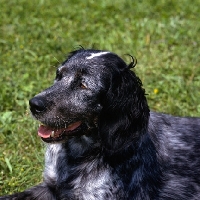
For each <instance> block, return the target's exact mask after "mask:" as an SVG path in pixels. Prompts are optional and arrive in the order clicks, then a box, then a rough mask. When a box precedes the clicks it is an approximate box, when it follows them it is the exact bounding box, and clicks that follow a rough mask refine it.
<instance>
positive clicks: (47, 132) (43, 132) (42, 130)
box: [38, 125, 53, 138]
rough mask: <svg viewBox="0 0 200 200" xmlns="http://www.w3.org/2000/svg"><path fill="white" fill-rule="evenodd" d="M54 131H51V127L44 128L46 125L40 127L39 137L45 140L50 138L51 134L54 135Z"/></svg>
mask: <svg viewBox="0 0 200 200" xmlns="http://www.w3.org/2000/svg"><path fill="white" fill-rule="evenodd" d="M52 131H53V130H52V129H50V127H48V126H44V125H40V127H39V129H38V135H39V136H40V137H43V138H49V137H50V135H51V133H52Z"/></svg>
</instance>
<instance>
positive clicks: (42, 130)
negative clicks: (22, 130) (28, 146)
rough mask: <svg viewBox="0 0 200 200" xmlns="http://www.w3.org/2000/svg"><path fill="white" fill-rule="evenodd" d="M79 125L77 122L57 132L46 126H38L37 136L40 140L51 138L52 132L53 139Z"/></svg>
mask: <svg viewBox="0 0 200 200" xmlns="http://www.w3.org/2000/svg"><path fill="white" fill-rule="evenodd" d="M80 125H81V122H80V121H79V122H75V123H73V124H71V125H69V126H68V127H67V128H61V129H58V130H57V129H56V130H54V129H52V128H50V127H48V126H44V125H40V127H39V129H38V135H39V136H40V137H42V138H49V137H51V133H52V131H54V137H58V136H59V135H60V134H61V133H62V132H63V131H64V130H65V131H73V130H74V129H76V128H77V127H79V126H80Z"/></svg>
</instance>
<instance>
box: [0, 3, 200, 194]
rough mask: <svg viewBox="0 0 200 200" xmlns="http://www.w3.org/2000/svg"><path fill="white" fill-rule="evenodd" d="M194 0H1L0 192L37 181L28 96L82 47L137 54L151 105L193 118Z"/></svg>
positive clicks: (196, 87)
mask: <svg viewBox="0 0 200 200" xmlns="http://www.w3.org/2000/svg"><path fill="white" fill-rule="evenodd" d="M198 9H199V0H193V1H192V2H190V1H188V0H181V1H180V0H177V1H165V0H160V1H156V0H150V1H132V0H117V1H111V0H104V1H93V0H86V1H81V0H75V1H72V0H68V1H66V0H57V1H55V0H45V1H44V0H33V1H26V0H19V1H14V0H10V1H5V0H2V1H1V12H0V70H1V73H0V80H1V87H0V149H1V154H0V194H5V193H12V192H16V191H21V190H23V189H25V188H28V187H30V186H31V185H35V184H36V183H39V182H40V181H41V180H42V176H41V175H42V173H41V172H42V168H43V144H42V142H41V141H40V139H39V138H37V134H36V132H37V122H35V121H34V120H33V119H32V118H31V116H30V114H29V109H28V99H30V98H31V97H32V96H34V95H35V94H37V93H38V92H40V91H41V90H42V89H44V88H46V87H47V86H48V85H50V84H51V83H52V81H53V78H54V73H55V67H56V66H58V65H59V64H60V63H61V62H62V61H63V59H64V58H65V57H66V54H67V53H68V52H69V51H71V50H73V49H74V48H76V47H77V46H78V45H82V46H83V47H85V48H91V47H95V48H98V49H105V50H110V51H114V52H116V53H117V54H119V55H120V56H122V57H123V58H124V59H125V60H126V62H130V58H129V57H128V56H126V55H125V54H131V55H133V56H135V57H136V58H137V60H138V65H137V66H136V69H135V71H136V73H137V75H138V76H139V77H140V78H141V79H142V81H143V84H144V87H145V89H146V93H147V94H148V96H147V98H148V100H149V105H150V107H151V109H153V110H156V111H162V112H165V113H170V114H175V115H181V116H184V115H187V116H200V114H199V113H200V98H199V96H200V49H199V46H200V37H199V35H200V23H199V19H200V12H199V10H198Z"/></svg>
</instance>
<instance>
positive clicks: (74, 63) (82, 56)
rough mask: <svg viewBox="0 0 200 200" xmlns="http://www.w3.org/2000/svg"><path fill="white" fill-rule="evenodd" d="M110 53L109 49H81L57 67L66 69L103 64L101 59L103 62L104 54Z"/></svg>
mask: <svg viewBox="0 0 200 200" xmlns="http://www.w3.org/2000/svg"><path fill="white" fill-rule="evenodd" d="M109 54H110V55H112V53H111V52H109V51H94V52H92V51H83V52H78V53H75V54H73V55H72V56H70V57H69V58H68V59H67V60H66V61H65V62H64V63H63V64H62V65H61V66H60V67H59V68H60V69H62V68H68V69H70V68H71V69H72V70H74V69H79V68H84V67H86V68H88V67H89V68H90V69H92V68H93V67H92V66H98V65H103V60H104V62H105V59H104V56H106V55H109Z"/></svg>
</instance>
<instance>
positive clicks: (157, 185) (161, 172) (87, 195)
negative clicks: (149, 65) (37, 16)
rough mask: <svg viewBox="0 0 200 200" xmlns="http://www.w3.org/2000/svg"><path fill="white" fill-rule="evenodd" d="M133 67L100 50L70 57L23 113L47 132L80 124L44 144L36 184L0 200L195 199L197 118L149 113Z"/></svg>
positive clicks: (199, 187)
mask: <svg viewBox="0 0 200 200" xmlns="http://www.w3.org/2000/svg"><path fill="white" fill-rule="evenodd" d="M133 65H134V64H133V63H131V64H130V65H126V64H125V62H124V61H123V60H122V59H121V58H119V57H118V56H117V55H116V54H114V53H111V52H107V51H99V50H92V49H89V50H84V49H80V50H77V51H74V52H72V53H70V54H69V56H68V58H67V60H66V61H65V62H64V63H63V64H62V65H61V66H60V67H59V68H58V70H57V75H56V79H55V82H54V84H53V85H52V86H51V87H50V88H48V89H46V90H44V91H43V92H42V93H40V94H38V95H37V96H35V97H34V98H33V99H31V100H30V109H31V112H32V114H33V115H34V117H35V118H36V119H37V120H39V121H40V122H42V123H44V124H46V125H48V126H49V127H52V128H57V129H59V128H63V127H67V126H68V125H69V124H71V123H74V122H76V121H81V123H82V124H81V126H80V127H78V129H77V130H75V131H74V132H73V131H72V132H71V134H70V135H68V134H67V135H64V136H63V137H62V138H61V139H60V140H59V141H57V140H58V138H53V137H52V138H50V140H47V141H46V142H47V147H46V154H45V169H44V181H43V183H41V184H40V185H37V186H35V187H33V188H31V189H28V190H26V191H24V192H21V193H17V194H14V195H11V196H6V197H1V198H0V199H1V200H2V199H27V200H33V199H34V200H47V199H48V200H51V199H52V200H56V199H57V200H64V199H65V200H122V199H123V200H132V199H133V200H158V199H163V200H164V199H165V200H170V199H171V200H199V199H200V118H186V117H185V118H181V117H174V116H171V115H166V114H161V113H156V112H150V111H149V108H148V104H147V101H146V97H145V91H144V89H142V83H141V81H140V79H139V78H138V77H137V76H136V75H135V73H134V72H133V71H131V70H130V67H131V66H133ZM44 141H45V139H44Z"/></svg>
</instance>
